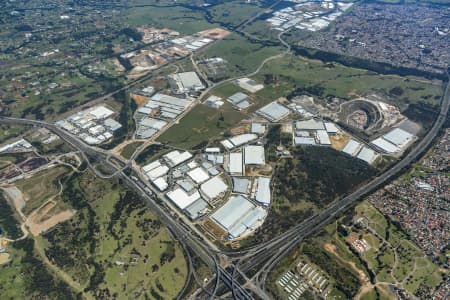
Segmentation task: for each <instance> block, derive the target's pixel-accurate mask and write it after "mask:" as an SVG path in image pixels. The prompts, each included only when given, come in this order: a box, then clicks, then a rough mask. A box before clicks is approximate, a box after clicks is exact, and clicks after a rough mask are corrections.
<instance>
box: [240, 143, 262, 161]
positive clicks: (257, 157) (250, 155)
mask: <svg viewBox="0 0 450 300" xmlns="http://www.w3.org/2000/svg"><path fill="white" fill-rule="evenodd" d="M244 162H245V164H246V165H265V164H266V161H265V157H264V147H263V146H254V145H252V146H245V148H244Z"/></svg>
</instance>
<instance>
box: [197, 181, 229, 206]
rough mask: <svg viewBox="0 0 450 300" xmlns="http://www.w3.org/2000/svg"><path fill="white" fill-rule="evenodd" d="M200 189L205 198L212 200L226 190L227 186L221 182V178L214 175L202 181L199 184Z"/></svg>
mask: <svg viewBox="0 0 450 300" xmlns="http://www.w3.org/2000/svg"><path fill="white" fill-rule="evenodd" d="M200 190H201V191H202V193H203V195H204V196H205V198H206V199H207V200H209V201H212V200H214V199H216V198H217V197H219V196H221V195H223V194H224V193H225V192H226V191H227V190H228V186H227V185H226V184H225V182H223V180H222V178H220V177H219V176H216V177H213V178H211V179H209V180H208V181H206V182H205V183H203V184H202V185H201V186H200Z"/></svg>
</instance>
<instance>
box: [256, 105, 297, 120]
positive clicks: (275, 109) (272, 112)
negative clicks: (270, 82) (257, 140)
mask: <svg viewBox="0 0 450 300" xmlns="http://www.w3.org/2000/svg"><path fill="white" fill-rule="evenodd" d="M256 113H257V114H259V115H260V116H262V117H264V118H266V119H267V120H269V121H270V122H277V121H279V120H281V119H284V118H285V117H287V116H288V115H289V114H290V113H291V111H290V109H289V108H287V107H286V106H284V105H283V104H281V103H279V102H278V101H274V102H271V103H269V104H267V105H266V106H264V107H262V108H260V109H258V110H257V111H256Z"/></svg>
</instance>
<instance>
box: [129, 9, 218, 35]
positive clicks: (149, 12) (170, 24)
mask: <svg viewBox="0 0 450 300" xmlns="http://www.w3.org/2000/svg"><path fill="white" fill-rule="evenodd" d="M125 14H126V17H125V22H126V23H128V24H129V25H130V26H132V27H135V26H140V25H151V26H154V27H157V28H170V29H173V30H176V31H178V32H180V33H181V34H192V33H195V32H198V31H201V30H205V29H208V28H213V27H217V26H216V25H214V24H210V23H208V22H207V21H206V20H205V19H204V16H203V13H202V12H200V11H194V10H190V9H187V8H183V7H181V6H173V7H163V6H161V7H153V6H149V7H136V8H131V9H128V10H127V11H126V12H125Z"/></svg>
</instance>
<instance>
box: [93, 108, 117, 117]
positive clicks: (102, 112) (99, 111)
mask: <svg viewBox="0 0 450 300" xmlns="http://www.w3.org/2000/svg"><path fill="white" fill-rule="evenodd" d="M89 114H90V115H92V116H93V117H94V118H95V119H106V118H108V117H109V116H111V115H113V114H114V112H113V111H112V110H110V109H108V108H106V107H104V106H96V107H94V108H93V109H91V110H90V111H89Z"/></svg>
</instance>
